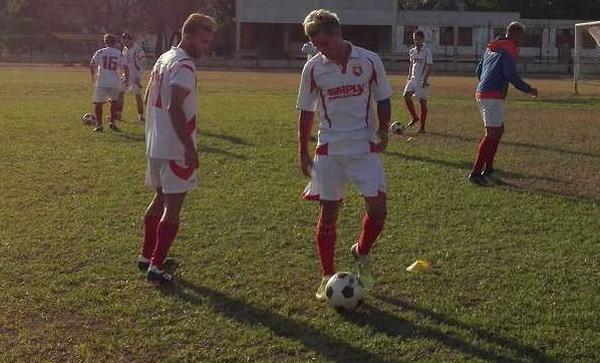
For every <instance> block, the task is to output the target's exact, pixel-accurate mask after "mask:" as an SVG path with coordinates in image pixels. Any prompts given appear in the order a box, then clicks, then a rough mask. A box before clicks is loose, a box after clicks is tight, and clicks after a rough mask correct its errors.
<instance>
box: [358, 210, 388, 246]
mask: <svg viewBox="0 0 600 363" xmlns="http://www.w3.org/2000/svg"><path fill="white" fill-rule="evenodd" d="M384 223H385V219H373V218H371V217H369V215H368V214H366V213H365V216H364V217H363V225H362V232H361V233H360V237H359V239H358V254H359V255H361V256H364V255H368V254H369V252H371V248H372V247H373V244H374V243H375V240H376V239H377V237H379V234H380V233H381V231H382V230H383V225H384Z"/></svg>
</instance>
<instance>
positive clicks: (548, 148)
mask: <svg viewBox="0 0 600 363" xmlns="http://www.w3.org/2000/svg"><path fill="white" fill-rule="evenodd" d="M428 134H429V135H433V136H435V137H441V138H445V139H454V140H459V141H464V142H468V143H477V142H479V140H480V138H476V137H470V136H463V135H454V134H447V133H443V132H429V133H428ZM502 144H503V145H510V146H516V147H523V148H529V149H535V150H542V151H551V152H556V153H559V154H568V155H575V156H586V157H590V158H600V154H594V153H589V152H585V151H574V150H568V149H563V148H560V147H556V146H547V145H537V144H529V143H526V142H518V141H504V140H503V141H502Z"/></svg>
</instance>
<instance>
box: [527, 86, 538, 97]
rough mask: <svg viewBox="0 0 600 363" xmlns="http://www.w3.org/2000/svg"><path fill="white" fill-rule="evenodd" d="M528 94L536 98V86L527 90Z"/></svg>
mask: <svg viewBox="0 0 600 363" xmlns="http://www.w3.org/2000/svg"><path fill="white" fill-rule="evenodd" d="M529 94H530V95H531V97H534V98H536V97H537V96H538V90H537V88H532V89H531V90H530V91H529Z"/></svg>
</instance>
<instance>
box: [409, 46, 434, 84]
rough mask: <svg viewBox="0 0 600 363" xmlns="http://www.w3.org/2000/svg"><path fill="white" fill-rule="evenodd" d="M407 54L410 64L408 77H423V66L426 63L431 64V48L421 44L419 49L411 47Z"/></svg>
mask: <svg viewBox="0 0 600 363" xmlns="http://www.w3.org/2000/svg"><path fill="white" fill-rule="evenodd" d="M408 56H409V58H410V65H411V66H412V71H411V74H410V78H413V79H419V80H421V79H423V78H424V77H425V66H426V65H427V64H433V55H432V54H431V50H430V49H429V48H427V47H426V46H425V45H423V46H422V47H421V49H417V47H413V48H411V50H409V51H408Z"/></svg>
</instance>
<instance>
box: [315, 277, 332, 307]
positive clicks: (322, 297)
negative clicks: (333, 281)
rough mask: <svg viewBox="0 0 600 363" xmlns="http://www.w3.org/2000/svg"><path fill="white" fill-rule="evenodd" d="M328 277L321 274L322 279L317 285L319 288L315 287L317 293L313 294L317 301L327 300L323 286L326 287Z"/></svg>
mask: <svg viewBox="0 0 600 363" xmlns="http://www.w3.org/2000/svg"><path fill="white" fill-rule="evenodd" d="M330 278H331V276H323V279H322V280H321V284H320V285H319V288H318V289H317V293H316V294H315V296H316V297H317V300H319V301H325V300H327V295H326V293H325V287H327V282H328V281H329V279H330Z"/></svg>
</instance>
